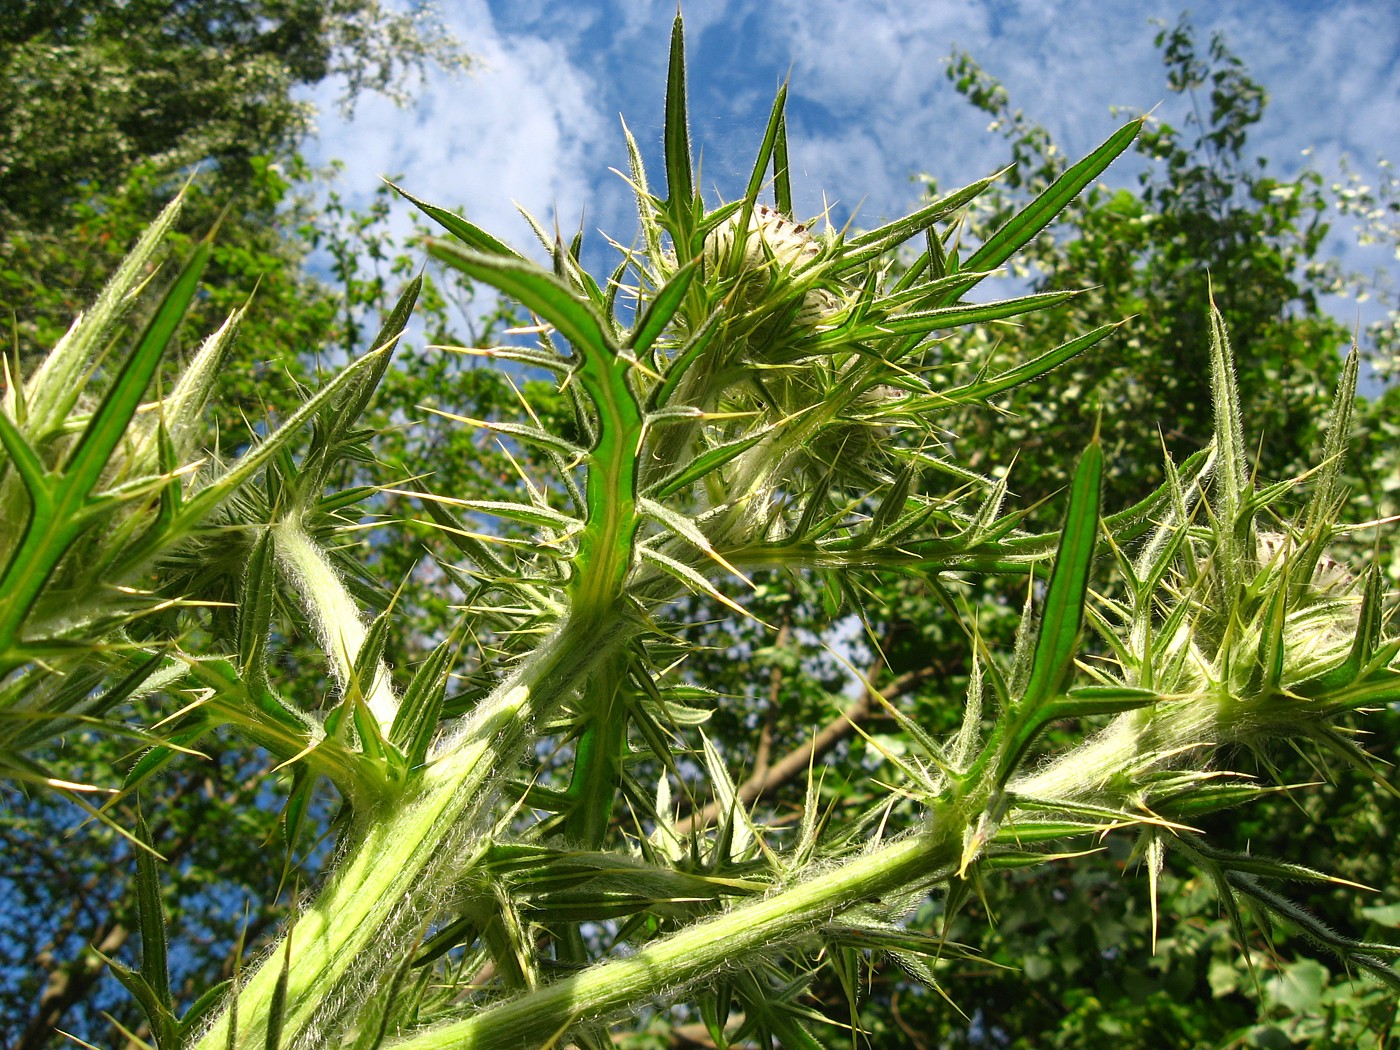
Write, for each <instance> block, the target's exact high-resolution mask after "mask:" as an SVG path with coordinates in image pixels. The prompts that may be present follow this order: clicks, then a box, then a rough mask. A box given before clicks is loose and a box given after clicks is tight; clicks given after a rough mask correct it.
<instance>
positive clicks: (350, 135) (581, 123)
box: [316, 0, 603, 250]
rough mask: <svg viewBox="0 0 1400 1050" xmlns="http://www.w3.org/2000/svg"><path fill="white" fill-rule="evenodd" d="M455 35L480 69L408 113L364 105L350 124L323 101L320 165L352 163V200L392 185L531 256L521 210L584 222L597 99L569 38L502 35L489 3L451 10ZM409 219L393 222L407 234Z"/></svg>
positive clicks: (451, 80)
mask: <svg viewBox="0 0 1400 1050" xmlns="http://www.w3.org/2000/svg"><path fill="white" fill-rule="evenodd" d="M449 17H450V19H451V28H452V30H453V31H454V32H455V33H456V34H457V35H458V36H459V37H460V38H461V39H462V40H463V41H465V42H466V45H467V47H468V49H469V50H470V51H471V53H472V54H473V55H474V56H475V57H476V58H477V59H478V60H479V62H478V65H477V67H476V70H475V72H473V73H471V74H469V75H467V76H458V77H451V76H448V75H445V74H441V73H438V74H435V75H433V76H431V77H430V78H429V81H428V83H427V84H426V85H425V87H424V88H423V89H422V90H421V91H420V92H419V93H417V94H416V96H415V99H414V102H413V105H412V107H411V108H409V109H399V108H397V107H395V106H394V105H393V104H392V103H390V102H388V101H387V100H385V99H382V98H378V97H368V98H364V99H362V100H361V101H360V103H359V105H358V107H357V109H356V113H355V116H354V118H353V120H352V121H349V122H346V121H344V120H343V119H341V118H340V117H339V116H338V115H334V114H333V111H332V110H331V109H330V107H329V106H327V105H325V100H326V98H328V97H333V96H334V92H335V90H336V89H335V88H334V87H328V88H326V89H325V90H324V91H323V92H321V93H320V95H319V97H318V98H317V99H316V101H318V102H320V103H322V111H323V113H324V114H326V115H325V116H323V118H322V126H321V132H320V137H319V143H318V146H319V149H318V151H317V153H318V156H317V159H321V160H326V159H330V158H338V159H340V160H341V161H342V162H343V163H344V164H345V170H344V173H343V175H342V176H341V178H340V180H339V186H338V189H339V190H340V192H341V193H342V194H343V195H344V196H346V197H347V198H349V199H350V200H352V201H363V200H365V199H367V198H368V196H369V195H370V194H371V193H373V191H374V188H375V186H376V185H377V182H378V178H379V176H381V175H388V174H392V175H397V176H400V177H401V179H402V184H403V185H404V187H405V188H406V189H408V190H409V191H410V192H412V193H413V194H414V195H415V196H418V197H421V198H423V199H425V200H428V201H430V202H432V203H435V204H442V205H444V206H447V207H450V208H454V209H455V208H459V207H461V208H463V209H464V210H465V213H466V214H467V215H468V217H469V218H471V219H472V221H474V222H476V223H477V224H478V225H480V226H483V227H484V228H486V229H488V230H491V231H493V232H496V233H497V234H498V235H500V236H503V237H504V238H506V239H508V240H510V241H511V242H512V243H513V244H515V245H516V246H517V247H519V248H521V249H523V250H528V249H530V248H531V246H532V245H533V244H534V243H535V242H534V238H533V236H532V235H531V234H530V233H529V231H528V227H527V226H526V224H525V223H524V221H523V220H522V219H521V218H520V217H519V215H518V214H517V213H516V211H515V206H514V204H513V203H512V202H513V201H516V202H519V203H520V204H521V205H523V206H524V207H525V208H527V209H528V210H529V211H531V212H532V213H533V214H534V215H535V216H536V217H537V218H539V219H540V220H541V221H543V222H544V223H546V224H549V223H551V222H552V221H553V219H554V216H555V213H556V209H557V212H558V215H559V217H560V223H561V224H562V225H565V226H567V225H568V224H569V223H572V222H575V221H577V216H578V214H579V213H580V211H581V210H582V209H583V207H584V204H585V202H586V201H587V200H588V197H589V195H590V187H591V183H592V178H593V174H594V173H593V172H592V171H590V170H589V169H588V168H587V166H586V164H585V159H586V157H587V154H588V153H589V151H590V150H591V148H592V146H593V143H594V142H595V141H596V140H597V139H598V138H599V136H600V134H601V127H602V123H603V122H602V120H601V116H600V113H599V111H598V109H597V107H596V105H595V103H594V99H595V98H596V94H597V92H596V89H595V87H594V85H593V84H592V82H591V80H590V76H589V74H588V73H587V72H586V71H584V70H581V69H580V68H578V67H577V66H576V65H575V64H574V62H573V60H572V59H571V56H570V54H569V51H568V47H567V44H566V42H565V40H563V39H554V40H544V39H540V38H538V37H530V36H517V35H511V34H508V33H502V32H501V31H500V30H499V29H498V27H497V26H496V24H495V23H494V21H493V19H492V16H491V13H490V11H489V9H488V8H487V6H486V4H485V3H484V2H481V0H473V2H470V3H461V4H457V5H455V6H454V7H453V9H452V10H451V11H450V12H449ZM406 226H407V217H406V214H405V215H404V217H403V218H402V219H401V220H400V221H399V222H397V223H396V228H398V229H399V230H401V231H402V230H404V229H406Z"/></svg>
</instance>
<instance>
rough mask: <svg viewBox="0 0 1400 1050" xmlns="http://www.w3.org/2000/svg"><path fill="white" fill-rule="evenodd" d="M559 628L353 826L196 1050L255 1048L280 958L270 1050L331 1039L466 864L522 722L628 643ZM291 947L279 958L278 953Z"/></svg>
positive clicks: (591, 629)
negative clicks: (291, 921) (233, 1004)
mask: <svg viewBox="0 0 1400 1050" xmlns="http://www.w3.org/2000/svg"><path fill="white" fill-rule="evenodd" d="M601 626H602V627H606V628H607V629H606V630H601V629H599V628H600V625H598V624H597V623H596V621H595V622H591V623H590V624H589V625H587V626H580V625H579V624H578V623H577V622H576V621H570V622H569V623H567V624H566V625H565V626H564V627H563V628H561V629H560V631H559V632H558V633H557V634H556V635H555V636H554V637H553V638H552V639H550V640H549V641H548V642H546V643H545V644H544V645H543V646H542V647H541V648H540V650H539V651H538V652H537V654H536V656H535V657H534V658H533V659H531V660H530V661H529V662H528V663H527V664H526V665H525V666H524V667H523V668H522V669H521V670H520V671H519V672H518V673H517V674H516V675H515V676H513V677H512V678H511V679H510V680H509V681H507V682H506V683H504V684H503V685H502V686H501V687H500V688H499V689H497V691H496V692H495V693H493V694H492V696H491V697H490V698H488V699H487V700H485V701H483V702H482V704H481V706H480V707H479V708H478V709H477V710H476V711H474V712H473V713H472V714H471V715H470V716H469V717H468V718H467V719H466V720H464V722H463V723H462V724H461V726H460V727H459V728H458V729H457V730H456V731H455V732H454V733H453V734H452V735H451V736H450V737H449V738H448V739H447V740H445V741H444V742H443V744H442V745H440V746H439V748H438V750H437V752H436V754H435V756H434V757H433V759H432V761H431V762H430V763H429V765H428V766H427V767H426V768H425V769H424V771H423V774H422V776H421V778H420V779H419V781H418V782H417V783H416V784H415V785H414V787H413V788H412V789H410V790H409V791H408V792H406V793H405V795H404V796H403V797H401V798H400V799H398V800H397V801H395V802H393V803H389V804H387V805H386V808H385V809H383V810H379V811H376V812H374V813H371V814H368V815H366V816H365V817H364V819H363V825H364V830H363V832H362V833H361V838H360V839H359V841H358V842H357V843H356V844H355V845H354V846H353V847H352V848H351V849H350V850H349V851H347V853H346V855H345V857H344V858H343V860H342V861H341V863H340V864H339V866H338V867H337V870H336V873H335V875H334V876H333V877H332V878H331V880H330V881H329V882H328V883H327V885H326V887H325V888H324V889H323V890H322V891H321V892H320V894H319V895H318V896H317V898H316V900H315V902H314V903H313V904H312V906H311V907H310V908H309V909H308V910H307V911H305V912H304V913H302V914H301V915H299V916H298V917H297V919H296V923H295V926H294V927H293V928H292V929H291V930H290V932H289V933H288V934H286V935H285V938H284V941H283V942H279V944H278V945H277V947H276V948H275V949H274V950H273V951H271V952H270V953H269V954H268V955H267V956H266V957H265V958H264V960H263V962H262V964H261V965H260V966H259V967H258V969H257V971H256V972H255V973H254V975H253V976H252V978H251V979H250V980H249V981H248V982H247V984H246V985H245V986H244V987H242V988H241V989H239V990H238V992H237V996H238V1020H237V1025H238V1030H237V1032H236V1035H235V1037H234V1038H233V1039H232V1040H230V1035H229V1025H230V1012H229V1010H228V1009H227V1008H225V1010H224V1011H223V1013H222V1014H221V1015H220V1016H219V1018H218V1019H217V1020H216V1021H215V1022H214V1024H213V1025H212V1026H211V1027H210V1028H209V1029H208V1030H207V1031H206V1032H205V1033H204V1035H203V1036H202V1037H201V1039H200V1040H199V1041H198V1043H196V1044H195V1045H196V1048H197V1050H225V1048H226V1047H230V1046H232V1047H235V1048H240V1050H241V1048H247V1050H254V1048H257V1050H261V1048H262V1047H264V1046H265V1045H266V1039H267V1031H268V1028H269V1025H270V1024H271V1023H272V1017H271V1015H272V1011H273V1009H274V1007H273V1003H274V1001H275V999H276V997H277V996H278V994H279V993H278V989H277V986H278V981H279V978H280V976H281V973H282V960H283V958H284V957H289V958H290V960H291V961H290V967H289V969H288V970H287V973H286V992H285V1007H284V1009H283V1010H282V1018H281V1028H282V1033H283V1035H282V1039H281V1043H280V1045H281V1046H282V1047H284V1048H288V1050H310V1048H314V1047H319V1046H323V1045H326V1044H327V1043H328V1042H329V1041H331V1040H332V1039H333V1038H334V1036H335V1035H336V1033H337V1032H338V1030H339V1028H340V1026H341V1025H342V1024H343V1023H344V1021H345V1018H346V1016H347V1015H351V1014H352V1013H353V1011H354V1010H355V1009H356V1008H357V1007H358V1006H359V1005H360V1003H361V1001H362V999H363V997H364V996H365V995H366V994H367V993H369V992H371V991H373V990H374V989H375V987H376V983H377V979H378V977H379V976H380V975H381V974H382V973H384V972H387V971H388V970H390V969H392V968H394V967H396V966H398V965H399V964H400V963H401V962H402V959H403V955H404V953H405V952H407V951H410V950H412V946H413V944H415V943H416V942H417V939H418V937H419V935H420V934H421V933H422V927H423V925H424V924H425V923H426V922H427V921H428V920H429V919H430V918H431V917H432V915H433V914H434V909H435V908H436V907H437V906H439V905H440V904H441V903H442V897H443V895H444V894H445V893H446V892H448V890H449V889H450V887H451V885H452V884H453V883H454V882H455V881H456V880H457V879H458V878H460V876H461V874H462V872H463V870H464V869H465V868H467V867H469V866H470V864H471V863H472V862H473V859H474V858H473V839H474V836H475V834H476V833H477V832H479V831H480V830H481V828H480V827H479V826H478V825H479V823H480V818H481V817H482V816H483V815H485V814H487V813H488V812H489V810H490V807H491V805H492V803H493V801H494V798H495V791H494V782H496V781H498V780H500V779H501V778H503V777H504V776H506V775H507V774H508V773H509V772H510V771H511V770H512V769H513V768H514V766H515V763H516V761H517V760H518V758H519V753H520V751H521V749H522V748H523V747H524V742H525V740H526V737H527V735H528V733H529V731H530V728H531V725H532V723H533V722H534V721H535V720H536V719H538V718H539V717H542V716H544V715H546V714H547V713H548V712H549V711H551V710H552V709H553V708H554V707H556V706H557V705H558V704H559V703H560V702H562V701H563V699H564V698H565V697H567V696H568V695H569V694H570V693H571V692H572V691H573V689H574V688H575V687H576V684H577V682H578V681H579V680H580V679H581V678H583V677H584V676H585V675H587V674H588V672H589V671H590V670H591V668H592V667H593V666H594V664H595V663H596V662H597V661H598V660H600V659H603V660H605V659H607V658H608V656H609V655H610V654H611V653H613V652H615V651H616V649H617V647H619V646H625V645H626V643H627V640H628V639H629V637H630V633H629V631H628V628H627V625H626V624H625V623H623V622H620V621H615V622H612V623H608V624H603V625H601ZM286 938H289V939H290V953H287V952H286V951H285V949H286Z"/></svg>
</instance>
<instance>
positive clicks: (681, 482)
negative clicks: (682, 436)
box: [648, 426, 773, 499]
mask: <svg viewBox="0 0 1400 1050" xmlns="http://www.w3.org/2000/svg"><path fill="white" fill-rule="evenodd" d="M772 429H773V428H772V427H771V426H768V427H763V428H761V429H759V430H756V431H754V432H753V433H750V434H745V435H743V436H742V437H739V438H735V439H734V440H733V441H729V442H726V443H724V444H722V445H716V446H715V447H714V448H712V449H709V450H707V451H705V452H702V453H701V454H700V455H698V456H696V457H695V458H694V459H692V460H691V461H690V462H689V463H687V464H686V465H685V466H684V467H682V468H681V469H680V470H678V471H676V472H675V473H674V474H672V475H671V476H670V477H668V478H664V479H662V480H661V481H658V482H657V483H656V484H655V485H653V486H652V487H651V489H650V490H649V491H648V495H649V496H651V497H652V498H653V499H666V498H668V497H670V496H674V495H675V494H676V493H678V492H683V491H685V489H687V488H689V487H690V486H691V485H693V484H694V483H695V482H697V481H699V480H700V479H701V478H703V477H705V476H706V475H707V474H711V473H713V472H714V471H716V470H718V469H719V468H720V467H722V466H724V465H725V464H726V463H729V462H730V461H732V460H734V459H736V458H738V457H739V456H742V455H743V454H744V453H745V452H747V451H748V450H749V449H751V448H753V447H754V446H755V445H757V444H758V443H759V442H760V441H762V440H763V439H764V438H765V437H767V436H768V434H769V433H770V432H771V431H772Z"/></svg>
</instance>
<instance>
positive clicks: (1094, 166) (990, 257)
mask: <svg viewBox="0 0 1400 1050" xmlns="http://www.w3.org/2000/svg"><path fill="white" fill-rule="evenodd" d="M1142 124H1143V118H1138V119H1136V120H1132V121H1129V122H1128V123H1127V124H1125V125H1123V127H1121V128H1119V129H1118V130H1117V131H1115V132H1114V133H1113V134H1112V135H1111V136H1109V138H1108V140H1107V141H1106V142H1104V144H1103V145H1102V146H1100V147H1099V148H1098V149H1096V150H1094V152H1093V153H1091V154H1089V155H1088V156H1087V157H1085V158H1084V159H1083V160H1081V161H1080V162H1079V163H1078V164H1075V165H1074V166H1073V167H1071V168H1069V169H1068V170H1067V171H1065V173H1064V174H1063V175H1061V176H1060V177H1059V178H1058V179H1056V180H1055V181H1054V182H1053V183H1052V184H1051V185H1050V186H1049V187H1047V188H1046V190H1045V192H1043V193H1042V194H1040V196H1038V197H1036V199H1035V200H1033V201H1031V202H1030V204H1028V205H1026V207H1025V208H1023V209H1022V210H1021V211H1020V212H1019V213H1017V214H1016V215H1015V216H1014V217H1013V218H1012V219H1011V220H1010V221H1009V222H1008V223H1007V224H1006V225H1005V226H1003V227H1002V228H1001V229H999V230H997V232H996V233H994V234H992V236H991V237H989V238H987V241H986V243H985V244H983V245H982V247H981V248H979V249H978V250H977V251H975V252H973V253H972V256H971V258H969V259H968V260H967V261H966V262H965V263H963V265H962V269H965V270H994V269H996V268H997V267H998V266H1000V265H1001V264H1002V263H1004V262H1006V260H1007V259H1009V258H1011V256H1012V255H1014V254H1015V253H1016V252H1017V251H1019V250H1020V249H1021V248H1023V247H1025V245H1026V244H1028V243H1029V242H1030V241H1031V239H1032V238H1033V237H1035V235H1036V234H1038V233H1039V232H1040V231H1041V230H1043V229H1045V227H1046V226H1048V225H1049V224H1050V223H1051V222H1052V221H1053V220H1054V218H1055V216H1057V215H1059V214H1060V212H1062V211H1064V209H1065V208H1066V207H1068V206H1069V204H1070V202H1071V201H1073V200H1074V198H1075V197H1077V196H1079V194H1080V193H1081V192H1082V191H1083V190H1084V188H1085V187H1086V186H1088V185H1089V183H1091V182H1093V181H1094V179H1096V178H1098V177H1099V176H1100V175H1102V174H1103V172H1104V171H1105V170H1106V169H1107V168H1108V166H1109V165H1110V164H1112V163H1113V161H1114V160H1115V159H1117V157H1118V156H1119V154H1121V153H1122V152H1123V151H1124V150H1126V149H1127V148H1128V147H1129V146H1131V145H1132V143H1133V140H1134V139H1135V138H1137V135H1138V132H1139V131H1140V130H1141V129H1142Z"/></svg>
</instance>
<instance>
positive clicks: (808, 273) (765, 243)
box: [704, 204, 842, 327]
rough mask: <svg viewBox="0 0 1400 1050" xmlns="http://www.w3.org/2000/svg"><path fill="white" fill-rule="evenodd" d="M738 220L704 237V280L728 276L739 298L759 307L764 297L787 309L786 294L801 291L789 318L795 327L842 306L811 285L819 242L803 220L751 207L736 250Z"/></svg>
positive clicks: (733, 218) (828, 293)
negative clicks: (741, 241)
mask: <svg viewBox="0 0 1400 1050" xmlns="http://www.w3.org/2000/svg"><path fill="white" fill-rule="evenodd" d="M742 218H743V213H742V211H741V212H740V213H738V214H736V215H734V216H731V217H730V218H729V219H727V220H726V221H725V222H723V223H722V224H721V225H720V226H718V227H717V228H716V229H715V230H714V231H713V232H712V233H711V234H710V235H709V236H708V237H706V238H705V253H704V266H705V274H706V276H707V278H708V279H710V280H712V281H716V282H722V281H726V280H731V279H732V280H733V281H734V282H735V288H736V295H737V298H738V301H739V302H740V303H741V305H742V306H743V307H745V308H749V309H753V308H759V307H761V304H763V303H764V302H765V301H767V302H771V303H773V304H774V305H775V306H777V307H779V308H786V307H787V304H788V300H789V295H788V294H786V293H788V292H789V291H796V290H798V289H801V291H802V300H801V304H800V306H799V307H798V309H797V311H796V314H795V315H794V317H793V318H792V321H791V323H792V324H793V325H794V326H798V327H811V326H814V325H818V324H820V323H822V321H824V320H825V319H827V318H828V317H830V316H831V315H832V314H834V313H835V312H836V311H838V310H839V309H841V306H842V301H841V299H840V298H839V297H837V296H836V295H834V294H833V293H832V292H831V291H830V290H828V289H826V288H823V287H820V286H819V285H818V284H817V283H816V278H817V277H818V276H819V275H818V273H816V272H814V271H815V270H816V268H817V267H818V265H819V263H820V262H821V258H822V243H821V241H819V240H818V239H817V238H816V237H814V236H813V235H812V233H811V231H810V230H809V229H808V228H807V227H806V226H805V225H804V224H803V223H800V222H794V221H792V220H791V219H789V218H787V217H786V216H784V215H782V214H781V213H780V212H777V211H775V210H774V209H772V208H770V207H768V206H767V205H764V204H759V205H756V206H755V207H754V209H753V211H752V213H751V214H750V216H749V221H748V231H747V234H746V235H745V237H744V241H743V245H742V246H741V247H738V248H736V241H737V238H738V227H739V223H740V221H741V220H742Z"/></svg>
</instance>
